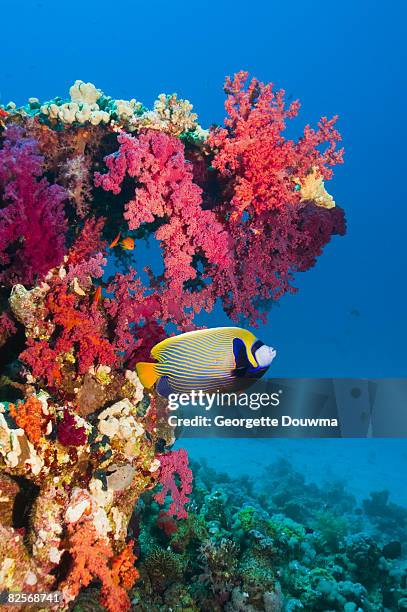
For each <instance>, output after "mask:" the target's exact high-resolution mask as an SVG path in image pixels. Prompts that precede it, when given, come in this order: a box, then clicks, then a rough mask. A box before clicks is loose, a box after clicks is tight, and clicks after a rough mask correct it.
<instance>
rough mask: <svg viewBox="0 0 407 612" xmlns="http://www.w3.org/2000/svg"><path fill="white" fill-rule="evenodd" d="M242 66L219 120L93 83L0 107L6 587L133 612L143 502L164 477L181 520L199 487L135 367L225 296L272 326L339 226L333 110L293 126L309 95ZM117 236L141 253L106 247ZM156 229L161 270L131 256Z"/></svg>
mask: <svg viewBox="0 0 407 612" xmlns="http://www.w3.org/2000/svg"><path fill="white" fill-rule="evenodd" d="M246 80H247V74H246V73H244V72H240V73H238V74H236V75H235V77H234V78H233V79H227V80H226V85H225V91H226V94H227V100H226V110H227V118H226V120H225V125H224V127H212V128H211V129H210V130H204V129H202V128H201V127H200V125H199V124H198V123H197V117H196V115H195V114H194V113H193V112H192V106H191V105H190V103H189V102H188V101H186V100H181V99H178V98H177V96H176V95H175V94H173V95H164V94H162V95H160V96H159V98H158V100H157V101H156V103H155V104H154V108H153V109H152V110H148V109H147V108H145V107H144V106H143V105H142V104H141V103H139V102H137V101H136V100H130V101H126V100H115V99H113V98H111V97H109V96H105V95H104V94H103V93H102V92H101V91H100V90H98V89H96V87H94V86H93V85H92V84H90V83H83V82H82V81H76V83H75V84H74V85H73V86H72V87H71V89H70V99H69V100H62V99H61V98H55V99H54V100H51V101H49V102H45V103H43V104H42V103H40V102H39V101H38V100H37V99H35V98H30V99H29V101H28V103H27V104H26V105H25V106H22V107H19V108H18V107H16V105H14V104H13V103H10V104H8V105H7V106H6V107H5V108H2V107H0V119H1V124H0V202H1V208H0V285H1V286H0V306H1V315H0V344H1V346H2V354H1V362H2V376H1V379H0V380H1V387H2V388H1V392H2V398H3V400H2V402H1V403H0V467H1V474H0V489H1V495H0V511H1V513H0V530H1V539H0V551H1V554H0V561H1V564H0V584H1V587H2V589H7V590H11V591H20V590H22V591H26V592H27V591H28V592H35V591H50V590H60V591H61V592H62V596H63V602H62V604H61V605H62V608H63V607H67V606H69V605H71V604H70V602H72V601H74V600H75V598H76V597H77V596H78V594H79V593H80V590H81V587H85V586H87V585H90V584H91V583H92V582H93V581H94V582H95V584H99V585H100V598H101V599H100V601H101V604H102V605H104V606H105V607H106V608H107V609H108V610H111V611H114V610H126V609H129V607H130V600H129V597H128V594H127V591H128V590H129V589H131V587H132V586H133V584H134V583H135V581H136V580H137V579H138V573H137V571H136V570H135V568H134V562H135V556H136V555H135V553H136V552H137V550H138V546H139V545H138V543H137V541H136V542H135V543H133V542H132V541H130V540H129V534H130V532H131V528H130V527H129V523H130V526H131V524H132V522H134V520H135V518H134V516H135V515H134V513H133V509H134V508H135V505H136V502H137V501H138V499H139V498H140V496H141V494H142V493H145V492H146V491H148V490H149V489H153V488H154V487H156V486H157V485H159V484H160V483H161V485H162V488H161V489H159V490H158V493H156V494H155V496H154V497H155V500H156V501H158V502H159V503H160V504H165V503H166V501H167V497H170V498H171V501H170V505H169V510H168V517H169V519H171V521H174V522H175V519H174V518H172V517H171V515H173V516H174V517H176V518H178V519H182V520H185V517H186V516H187V511H186V509H185V507H184V506H185V504H186V503H188V501H189V497H188V495H189V494H190V493H191V481H192V473H191V470H190V468H189V467H188V463H187V456H186V453H185V451H182V450H179V451H170V450H168V449H169V448H170V446H171V445H172V443H173V441H174V439H173V432H172V431H171V430H170V428H169V426H168V424H166V421H165V414H166V410H167V406H166V403H165V401H164V400H163V399H162V398H160V397H159V396H157V395H155V393H154V392H151V391H147V390H145V389H143V387H142V386H141V384H140V382H139V380H138V378H137V376H136V374H135V372H134V364H135V362H136V361H140V360H143V359H145V358H146V357H148V355H149V352H150V350H151V347H152V346H154V345H155V344H156V343H157V342H158V341H159V340H161V339H163V338H164V337H165V335H166V331H165V330H166V326H167V325H168V324H169V323H172V324H174V325H175V326H176V327H177V329H178V330H180V331H186V330H190V329H193V328H194V317H195V315H196V314H197V313H199V312H200V311H202V310H206V311H208V312H209V311H211V309H212V308H213V306H214V304H215V301H217V300H219V301H220V302H221V304H222V306H223V308H224V310H225V311H226V313H227V314H228V315H229V316H230V317H231V318H232V319H233V320H237V319H238V318H240V317H246V318H247V319H248V320H249V322H251V323H252V324H255V323H256V322H257V321H261V320H264V319H265V316H266V310H267V305H266V304H267V301H271V300H277V299H278V298H279V297H281V296H282V295H283V294H284V293H285V292H287V291H295V289H294V287H293V284H292V282H293V274H294V273H295V272H296V271H304V270H307V269H308V268H310V267H311V266H312V265H314V263H315V259H316V257H317V256H318V255H320V253H321V251H322V248H323V246H324V245H325V244H326V243H327V242H328V241H329V240H330V238H331V236H332V235H333V234H343V233H344V231H345V224H344V215H343V211H342V210H341V209H340V208H339V207H337V206H335V203H334V201H333V199H332V197H331V196H330V195H329V194H328V193H327V191H326V190H325V187H324V180H328V179H330V178H331V175H332V170H331V168H332V166H333V165H335V164H337V163H341V162H342V150H337V149H336V143H337V141H339V140H340V136H339V133H338V132H337V131H336V129H335V125H334V124H335V121H336V118H334V119H332V120H327V119H326V118H323V119H321V121H320V123H319V125H318V128H317V130H313V129H312V128H310V127H309V126H307V127H306V128H305V130H304V133H303V135H302V136H301V137H300V138H299V139H298V141H294V140H288V139H286V138H285V137H284V135H283V133H284V129H285V124H286V121H287V120H288V119H290V118H292V117H294V116H295V115H296V114H297V112H298V109H299V104H298V102H294V103H292V104H291V105H289V106H288V107H286V105H285V102H284V92H283V91H275V90H274V89H273V87H272V86H271V85H264V84H263V83H260V82H258V81H257V80H255V79H253V80H252V81H251V82H250V83H249V84H248V85H247V86H246V85H245V83H246ZM117 236H119V237H121V239H122V240H124V242H123V244H125V245H127V244H131V245H132V246H133V245H134V241H136V249H135V251H134V252H133V249H132V248H131V249H129V248H122V249H113V247H112V248H110V247H109V245H113V244H115V240H116V239H117ZM150 237H151V238H152V237H154V238H155V239H156V240H157V241H158V243H159V246H160V247H161V252H162V260H163V261H162V264H163V266H162V272H161V273H159V274H156V273H154V272H153V270H152V269H151V268H148V267H147V268H146V269H145V270H143V271H141V272H138V271H137V270H136V268H135V263H134V262H135V260H136V258H137V252H138V250H140V249H141V248H142V247H141V246H139V245H140V244H143V242H142V241H143V240H144V241H146V240H148V239H149V238H150ZM126 240H127V241H126ZM117 242H118V240H117ZM112 270H115V272H114V273H113V274H111V272H112ZM146 279H147V280H146ZM163 449H164V450H163ZM175 475H176V477H174V476H175ZM21 500H24V504H23V506H24V507H20V506H21V503H22V502H21ZM19 504H20V505H19ZM17 507H18V508H19V512H17V513H16V510H15V509H16V508H17ZM17 514H18V518H16V515H17ZM132 515H133V517H132ZM182 520H180V521H179V522H180V523H182ZM168 528H169V526H168V525H167V529H168ZM174 529H175V528H174V527H173V526H172V523H171V530H172V531H174ZM137 531H138V530H137V529H136V530H135V532H136V533H135V536H136V537H137ZM231 553H232V551H231ZM160 554H161V553H160ZM160 554H159V553H157V559H158V560H157V563H160V562H163V563H164V562H166V561H165V560H164V559H161V557H160ZM162 554H164V553H162ZM213 554H214V552H213V551H212V552H211V550H210V547H203V549H202V555H203V557H205V559H206V561H205V563H207V564H208V570H207V571H208V572H209V574H210V572H212V573H213V571H214V570H213V569H211V564H212V561H210V555H211V556H212V557H213ZM161 556H162V555H161ZM160 559H161V561H160ZM213 563H215V561H213ZM174 571H175V566H174ZM209 574H208V575H209ZM270 597H271V596H270Z"/></svg>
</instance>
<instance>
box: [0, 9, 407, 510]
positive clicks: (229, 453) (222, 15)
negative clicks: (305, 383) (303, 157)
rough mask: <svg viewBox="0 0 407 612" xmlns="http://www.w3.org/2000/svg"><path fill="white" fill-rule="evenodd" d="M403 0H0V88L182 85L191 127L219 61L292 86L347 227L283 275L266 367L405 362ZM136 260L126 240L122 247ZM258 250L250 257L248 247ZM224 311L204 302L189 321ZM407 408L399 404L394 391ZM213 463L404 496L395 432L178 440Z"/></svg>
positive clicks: (27, 92) (219, 100)
mask: <svg viewBox="0 0 407 612" xmlns="http://www.w3.org/2000/svg"><path fill="white" fill-rule="evenodd" d="M405 7H406V5H405V3H402V2H401V1H396V2H393V3H383V2H377V1H375V0H369V1H367V0H352V1H351V0H343V1H342V2H335V3H328V2H326V1H322V0H311V1H309V2H301V1H299V0H292V1H291V2H289V3H288V2H287V3H286V2H281V1H280V2H276V1H275V0H270V1H267V2H266V1H258V2H255V3H247V2H243V1H241V0H234V1H233V2H229V1H228V2H226V1H223V0H220V1H218V2H207V1H206V2H205V1H201V2H179V1H176V0H175V1H173V2H161V1H158V2H155V3H148V2H147V3H139V2H137V3H136V2H134V1H131V0H120V1H118V2H106V1H104V0H101V1H99V2H94V1H93V0H90V1H88V2H82V1H79V0H70V2H60V3H55V2H52V3H51V2H49V1H47V0H33V1H29V0H20V1H19V2H18V3H17V2H16V3H14V2H8V3H5V2H3V3H1V8H0V20H1V24H2V27H1V48H2V60H1V62H0V102H2V103H3V104H4V103H7V102H8V101H9V100H13V101H15V102H16V103H17V104H22V103H24V102H25V101H26V100H27V98H29V97H31V96H35V97H38V98H40V99H41V100H47V99H49V98H52V97H54V96H56V95H61V96H65V95H66V94H67V92H68V89H69V86H70V85H71V84H72V83H73V81H74V80H75V79H82V80H84V81H91V82H93V83H94V84H95V85H96V86H97V87H99V88H101V89H102V90H103V91H104V92H105V93H107V94H109V95H112V96H114V97H117V98H126V99H130V98H132V97H135V98H137V99H138V100H141V101H143V103H144V104H146V105H147V106H151V104H152V102H153V100H154V99H155V97H156V96H157V94H159V93H161V92H166V93H171V92H173V91H175V92H177V93H178V94H179V95H180V96H181V97H184V98H188V99H189V100H190V101H191V102H192V103H193V104H194V108H195V110H196V112H197V113H198V115H199V120H200V123H201V124H202V125H203V126H204V127H206V126H208V125H209V124H211V123H221V122H222V120H223V116H224V110H223V101H224V94H223V91H222V84H223V80H224V77H225V75H228V74H231V73H233V72H235V71H237V70H240V69H246V70H248V71H249V72H250V73H251V74H252V75H254V76H256V77H258V78H259V79H261V80H263V81H272V82H274V83H275V84H276V86H277V87H283V88H285V90H286V92H287V95H288V96H289V97H290V98H293V99H295V98H297V97H298V98H300V100H301V103H302V109H301V113H300V118H299V120H298V122H297V123H295V124H294V125H293V127H292V130H293V131H294V132H295V130H296V126H297V125H298V129H299V128H300V127H301V126H302V125H304V124H305V123H308V122H309V123H311V124H315V123H316V121H317V120H318V119H319V117H320V116H321V115H327V116H332V115H333V114H336V113H338V114H339V115H340V121H339V124H338V125H339V129H340V131H341V133H342V135H343V141H344V146H345V149H346V155H345V164H344V165H343V166H341V167H339V168H337V169H336V172H335V176H334V179H333V181H332V182H331V183H330V185H329V191H330V192H331V193H333V195H334V197H335V200H336V201H337V203H338V204H340V205H341V206H342V207H343V208H344V209H345V211H346V216H347V224H348V231H347V234H346V236H345V237H340V238H339V237H335V238H334V239H333V240H332V241H331V243H330V244H329V245H328V246H327V248H326V249H325V252H324V254H323V256H322V257H321V258H320V259H319V260H318V262H317V265H316V266H315V267H314V268H313V269H312V270H310V271H309V272H307V273H306V274H304V275H302V276H301V275H299V276H298V277H297V286H298V287H299V292H298V293H297V294H296V295H292V296H288V297H285V298H284V299H282V300H281V302H280V304H279V305H278V306H276V307H273V308H272V310H271V312H270V317H269V321H268V323H267V325H265V326H263V327H261V328H260V329H259V330H257V332H256V333H257V335H258V336H259V337H260V338H261V339H262V340H263V341H264V342H266V343H267V344H270V345H272V346H274V347H276V349H277V351H278V356H277V359H276V360H275V362H274V365H273V370H272V371H271V375H275V376H281V377H290V376H301V377H324V376H327V377H340V376H349V377H368V378H369V377H370V378H377V377H402V376H406V375H407V358H406V346H407V305H406V303H407V286H406V264H407V248H406V227H407V199H406V172H405V164H406V144H405V143H406V110H405V96H406V80H405V76H406V70H405V66H406V60H407V58H406V45H405V19H406V12H407V11H406V8H405ZM135 257H136V259H137V257H138V254H137V253H136V255H135ZM259 265H261V262H259ZM198 322H199V323H201V324H205V325H208V326H216V325H225V324H226V325H227V324H228V323H229V322H228V320H227V318H226V316H225V315H224V314H223V313H222V312H221V311H220V310H219V309H217V310H215V311H214V312H213V313H212V314H211V315H207V316H205V317H204V318H203V317H202V318H201V319H199V320H198ZM406 410H407V406H406ZM182 446H185V447H186V448H187V449H188V451H189V453H190V455H191V456H192V457H193V458H195V459H199V458H200V457H205V458H206V459H207V461H208V462H209V463H210V465H212V466H213V467H215V468H219V469H222V470H225V471H228V472H230V473H232V474H234V473H242V472H245V473H248V474H249V475H250V477H252V478H253V479H254V480H256V479H258V478H259V477H260V474H261V470H262V468H263V467H264V465H266V464H268V463H271V462H272V461H273V459H274V458H276V457H281V456H283V457H285V458H288V459H289V460H290V461H292V462H293V463H294V464H295V466H297V467H298V469H300V470H301V471H303V473H304V474H305V475H306V477H307V480H309V481H312V480H318V481H321V480H323V479H328V480H329V479H332V478H336V477H340V478H342V479H345V480H346V481H347V484H348V486H349V487H350V488H351V490H352V492H353V493H355V494H356V495H358V496H362V497H363V496H365V495H366V494H367V493H368V492H369V491H371V490H380V489H382V488H389V489H390V491H391V496H392V499H394V501H397V502H399V503H403V504H405V505H406V506H407V487H406V476H405V475H406V473H407V439H405V440H403V439H399V440H395V439H393V440H391V439H386V440H380V439H369V440H359V439H353V440H343V439H342V440H329V439H325V440H284V439H280V440H265V441H264V440H263V441H249V440H228V441H225V440H211V442H210V444H209V443H208V441H207V440H198V441H196V440H195V441H183V442H182Z"/></svg>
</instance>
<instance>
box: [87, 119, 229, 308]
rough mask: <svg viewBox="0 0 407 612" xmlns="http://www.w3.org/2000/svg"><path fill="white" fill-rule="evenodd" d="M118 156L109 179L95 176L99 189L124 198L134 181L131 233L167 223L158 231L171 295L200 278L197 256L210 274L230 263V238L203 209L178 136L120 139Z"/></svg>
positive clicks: (128, 210)
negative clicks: (128, 179)
mask: <svg viewBox="0 0 407 612" xmlns="http://www.w3.org/2000/svg"><path fill="white" fill-rule="evenodd" d="M118 142H119V144H120V148H119V150H118V151H117V152H116V153H114V154H113V155H109V156H108V157H107V158H106V159H105V161H106V165H107V168H108V172H107V174H104V175H101V174H100V173H96V175H95V184H96V185H97V186H101V187H103V189H105V190H107V191H112V192H113V193H115V194H118V193H120V191H121V186H122V183H123V181H124V179H125V177H126V176H129V177H131V178H132V179H134V180H135V181H136V183H135V185H136V186H135V188H134V196H133V198H132V199H131V200H130V201H129V202H127V204H126V205H125V213H124V216H125V218H126V220H127V221H128V224H129V228H130V229H132V230H135V229H138V228H139V227H140V225H141V224H143V223H152V222H153V221H155V220H157V219H161V220H162V221H164V222H163V223H162V224H161V226H160V227H159V229H158V230H157V231H156V234H155V236H156V238H157V239H158V240H159V241H160V242H161V246H162V249H163V258H164V279H165V282H166V283H167V284H168V285H169V286H170V287H171V289H172V292H173V295H174V296H175V295H176V293H177V292H181V291H182V290H183V288H184V283H185V282H187V281H191V280H193V279H195V278H196V276H197V272H196V269H195V268H194V267H193V258H194V255H196V254H198V255H200V256H202V257H204V258H205V259H206V261H207V265H208V268H210V267H218V268H220V269H224V268H226V267H227V266H228V265H230V263H231V253H230V249H229V240H228V235H227V233H226V232H225V231H224V228H223V226H222V224H221V223H220V222H219V221H218V219H217V218H216V216H215V215H214V213H213V212H212V211H209V210H203V208H202V205H201V204H202V190H201V188H200V187H198V185H196V184H195V183H194V182H193V175H192V166H191V164H189V163H188V162H187V161H186V160H185V157H184V145H183V144H182V142H181V141H180V140H178V139H177V138H175V137H174V136H170V135H168V134H165V133H164V132H159V131H156V130H145V131H144V132H143V133H141V134H140V135H139V136H138V137H134V136H129V135H128V134H124V133H123V134H120V135H119V137H118Z"/></svg>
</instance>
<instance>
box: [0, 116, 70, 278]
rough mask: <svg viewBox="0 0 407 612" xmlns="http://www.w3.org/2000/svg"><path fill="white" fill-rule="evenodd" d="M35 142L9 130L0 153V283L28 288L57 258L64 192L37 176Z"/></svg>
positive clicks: (39, 161) (60, 253)
mask: <svg viewBox="0 0 407 612" xmlns="http://www.w3.org/2000/svg"><path fill="white" fill-rule="evenodd" d="M42 166H43V157H42V156H41V155H40V154H39V152H38V147H37V142H36V141H35V140H34V139H32V138H26V137H25V135H24V130H22V129H21V128H19V127H11V128H8V129H7V131H6V139H5V141H4V143H3V146H2V148H1V150H0V200H2V201H3V208H1V210H0V265H1V267H2V271H1V272H0V280H1V282H2V283H4V284H7V285H10V284H14V283H16V282H21V283H23V284H28V285H31V284H33V283H34V282H35V281H36V280H37V279H38V278H41V277H43V276H44V275H45V274H46V273H47V272H48V270H49V269H50V268H52V267H54V266H55V265H57V264H58V263H60V261H61V260H62V258H63V255H64V247H65V232H66V229H67V222H66V219H65V214H64V200H65V198H66V192H65V190H64V189H63V188H62V187H60V186H59V185H50V184H49V183H48V181H47V179H46V178H39V177H41V175H42V173H43V167H42Z"/></svg>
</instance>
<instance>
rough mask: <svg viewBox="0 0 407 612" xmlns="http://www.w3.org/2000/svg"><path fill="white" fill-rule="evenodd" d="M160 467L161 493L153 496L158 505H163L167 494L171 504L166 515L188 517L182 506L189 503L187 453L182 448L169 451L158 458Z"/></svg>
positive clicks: (190, 474)
mask: <svg viewBox="0 0 407 612" xmlns="http://www.w3.org/2000/svg"><path fill="white" fill-rule="evenodd" d="M158 458H159V460H160V463H161V466H160V484H161V485H162V489H161V491H159V492H158V493H156V494H155V495H154V499H155V500H156V501H157V502H158V503H159V504H164V502H165V499H166V497H167V494H168V493H170V495H171V500H172V501H171V504H170V507H169V508H168V512H167V514H168V515H172V516H176V517H177V518H186V517H187V516H188V514H187V511H186V510H185V508H184V505H185V504H186V503H188V502H189V498H188V497H187V495H188V493H191V491H192V472H191V470H190V468H189V467H188V453H187V451H186V450H184V449H183V448H180V449H179V450H175V451H170V452H169V453H167V454H165V455H159V456H158ZM175 474H178V478H179V485H177V484H176V482H175Z"/></svg>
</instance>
